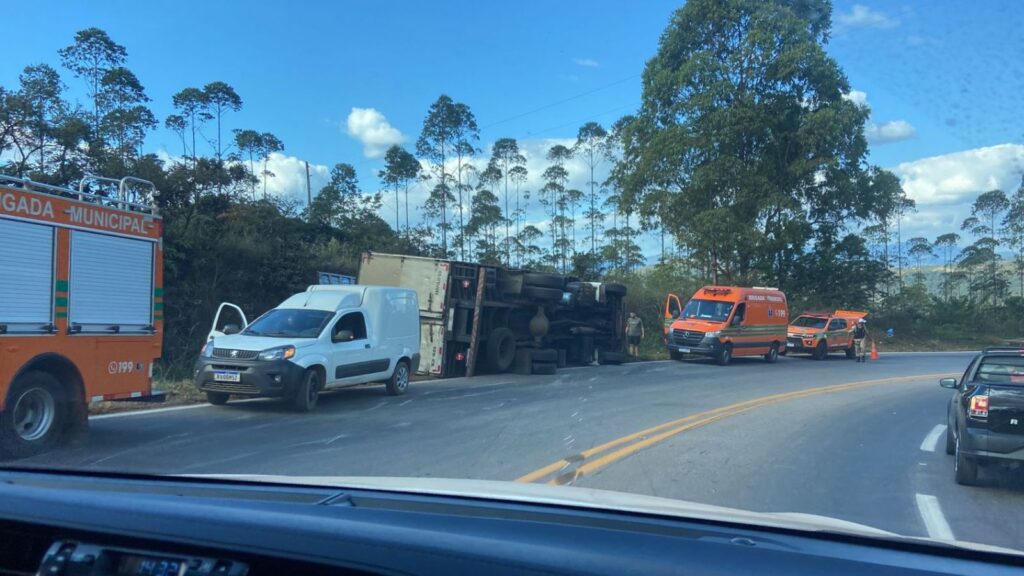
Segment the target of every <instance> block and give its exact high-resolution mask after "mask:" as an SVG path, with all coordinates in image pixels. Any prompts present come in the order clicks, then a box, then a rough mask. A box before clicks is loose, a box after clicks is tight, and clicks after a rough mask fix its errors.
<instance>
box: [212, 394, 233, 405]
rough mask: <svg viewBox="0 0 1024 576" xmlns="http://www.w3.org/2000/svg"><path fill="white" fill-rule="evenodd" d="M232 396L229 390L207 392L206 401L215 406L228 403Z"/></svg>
mask: <svg viewBox="0 0 1024 576" xmlns="http://www.w3.org/2000/svg"><path fill="white" fill-rule="evenodd" d="M229 398H231V394H228V393H227V392H207V393H206V401H207V402H209V403H210V404H213V405H214V406H223V405H225V404H227V403H228V399H229Z"/></svg>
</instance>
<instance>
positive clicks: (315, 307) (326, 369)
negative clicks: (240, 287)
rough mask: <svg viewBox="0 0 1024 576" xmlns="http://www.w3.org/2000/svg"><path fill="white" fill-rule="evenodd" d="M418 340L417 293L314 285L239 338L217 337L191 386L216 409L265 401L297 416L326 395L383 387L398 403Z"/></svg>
mask: <svg viewBox="0 0 1024 576" xmlns="http://www.w3.org/2000/svg"><path fill="white" fill-rule="evenodd" d="M215 330H216V321H215ZM233 331H234V330H229V332H233ZM221 334H222V333H221ZM419 338H420V335H419V304H418V301H417V298H416V292H414V291H413V290H407V289H404V288H392V287H386V286H344V285H314V286H310V287H309V288H308V289H307V290H306V291H305V292H300V293H298V294H295V295H294V296H292V297H290V298H288V299H287V300H285V301H284V302H282V303H281V304H280V305H278V306H277V307H275V308H273V309H271V310H269V311H268V312H266V313H265V314H263V315H262V316H260V317H259V318H257V319H256V320H254V321H253V322H252V323H250V324H248V325H246V326H245V327H244V328H243V329H241V330H240V331H239V332H238V333H235V334H223V335H220V334H218V333H212V334H211V337H210V338H209V339H208V341H207V344H206V346H205V347H204V348H203V353H202V355H201V356H200V358H199V359H198V360H197V361H196V367H195V373H194V381H195V385H196V387H197V388H199V390H201V391H203V392H205V393H206V396H207V399H208V400H209V401H210V403H211V404H224V403H226V402H227V401H228V400H229V399H230V397H231V396H243V397H255V396H265V397H276V398H283V399H286V400H289V401H291V402H292V403H293V404H294V406H295V408H296V409H297V410H299V411H309V410H312V409H313V408H314V407H315V406H316V404H317V399H318V397H319V394H320V393H321V392H323V391H326V390H332V389H337V388H345V387H349V386H356V385H362V384H369V383H375V382H380V383H384V384H385V386H386V389H387V392H388V393H389V394H393V395H397V394H402V393H404V392H405V390H406V388H407V387H408V384H409V377H410V375H411V374H412V373H413V372H415V370H416V368H417V366H418V364H419V361H420V353H419V346H420V342H419Z"/></svg>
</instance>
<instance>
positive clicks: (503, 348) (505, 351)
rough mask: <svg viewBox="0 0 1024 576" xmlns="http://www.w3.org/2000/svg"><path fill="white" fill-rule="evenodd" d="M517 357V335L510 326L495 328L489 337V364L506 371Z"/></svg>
mask: <svg viewBox="0 0 1024 576" xmlns="http://www.w3.org/2000/svg"><path fill="white" fill-rule="evenodd" d="M515 359H516V335H515V334H514V333H513V332H512V331H511V330H509V329H508V328H495V329H494V330H492V331H491V335H490V336H488V337H487V365H488V366H490V368H491V370H493V371H494V372H505V371H506V370H508V369H509V368H510V367H511V366H512V362H514V361H515Z"/></svg>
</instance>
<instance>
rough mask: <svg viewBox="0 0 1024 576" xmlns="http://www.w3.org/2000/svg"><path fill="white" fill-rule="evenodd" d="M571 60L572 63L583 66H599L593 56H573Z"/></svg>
mask: <svg viewBox="0 0 1024 576" xmlns="http://www.w3.org/2000/svg"><path fill="white" fill-rule="evenodd" d="M572 62H573V64H576V65H577V66H583V67H584V68H597V67H598V66H600V64H598V63H597V60H594V59H593V58H573V59H572Z"/></svg>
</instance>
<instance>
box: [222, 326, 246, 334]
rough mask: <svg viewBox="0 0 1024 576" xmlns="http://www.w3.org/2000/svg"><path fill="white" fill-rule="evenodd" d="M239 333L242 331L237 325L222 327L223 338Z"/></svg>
mask: <svg viewBox="0 0 1024 576" xmlns="http://www.w3.org/2000/svg"><path fill="white" fill-rule="evenodd" d="M241 331H242V329H241V328H240V327H239V326H238V324H225V325H224V335H225V336H227V335H231V334H238V333H239V332H241Z"/></svg>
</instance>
